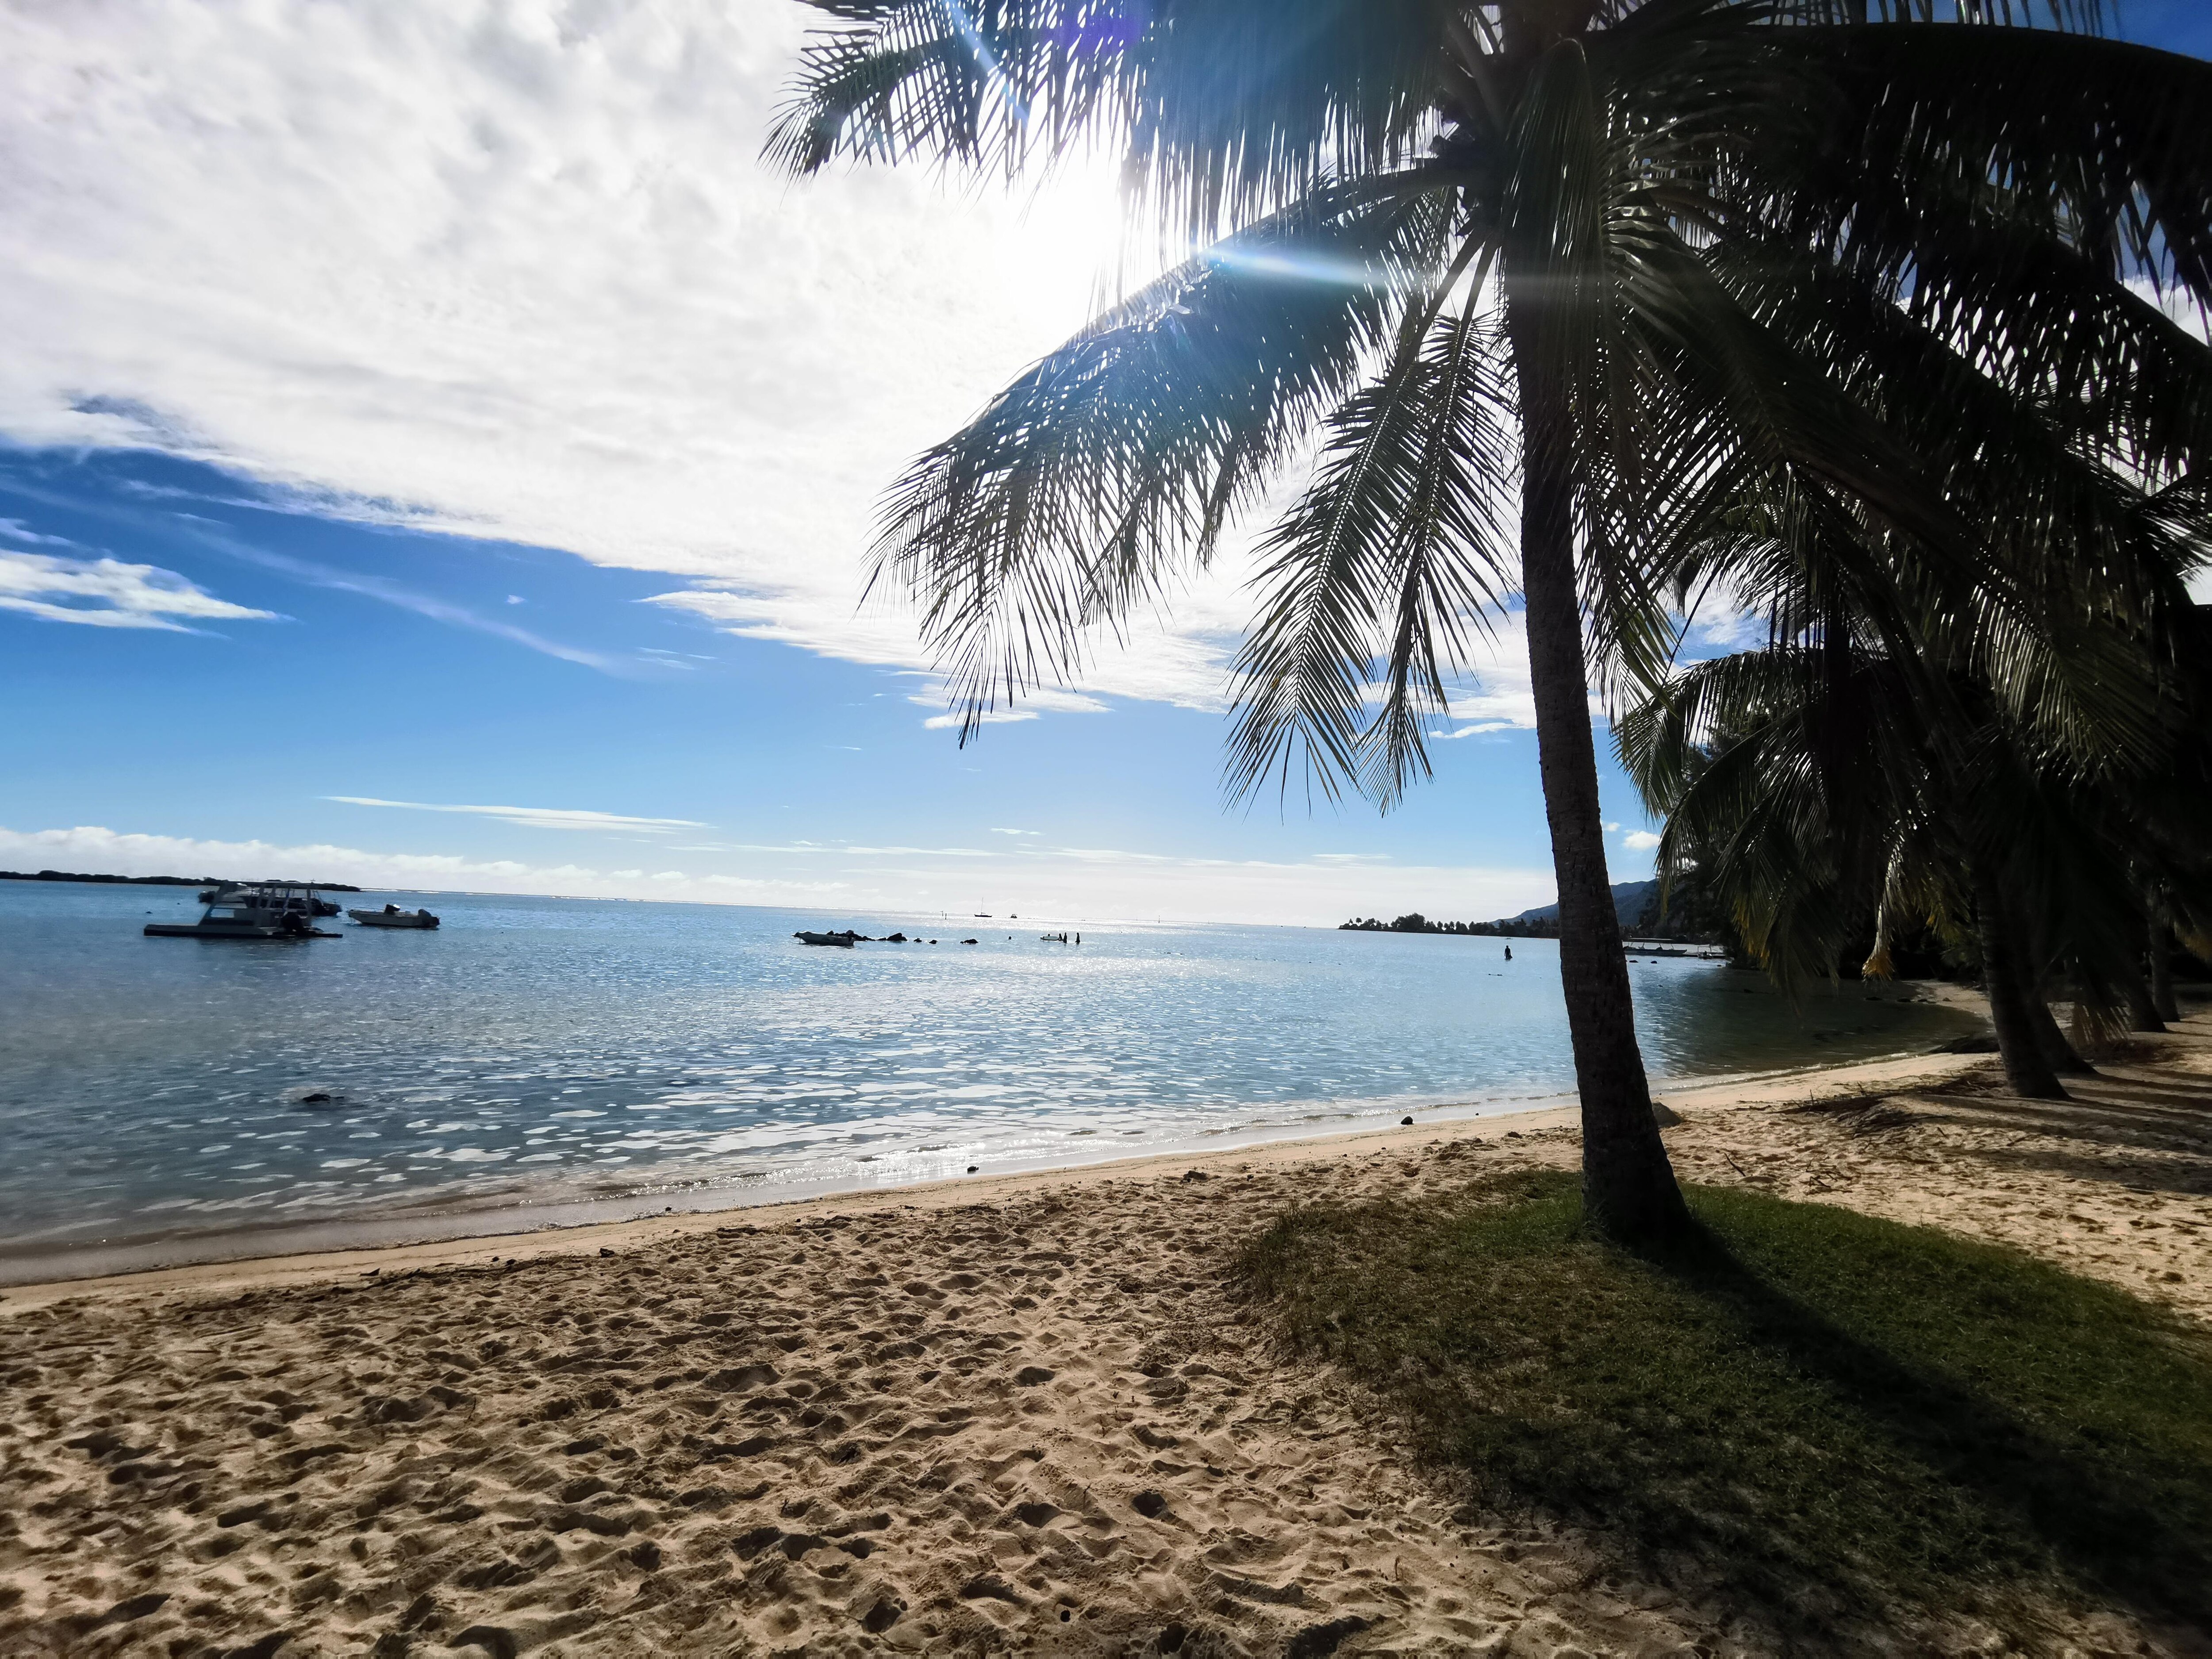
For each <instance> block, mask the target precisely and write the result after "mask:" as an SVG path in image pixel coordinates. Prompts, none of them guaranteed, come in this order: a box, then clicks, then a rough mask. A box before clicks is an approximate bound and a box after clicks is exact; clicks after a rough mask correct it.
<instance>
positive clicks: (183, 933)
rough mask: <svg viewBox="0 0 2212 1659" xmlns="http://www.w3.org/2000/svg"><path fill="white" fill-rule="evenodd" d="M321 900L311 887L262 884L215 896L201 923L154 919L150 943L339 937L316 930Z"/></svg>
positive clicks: (229, 890)
mask: <svg viewBox="0 0 2212 1659" xmlns="http://www.w3.org/2000/svg"><path fill="white" fill-rule="evenodd" d="M319 902H320V901H319V900H318V899H317V898H316V896H315V890H314V889H313V888H312V887H298V886H294V885H292V884H289V883H287V882H274V881H267V882H262V883H260V884H258V885H256V886H252V887H231V888H226V889H224V890H222V891H220V892H218V893H216V895H215V896H214V898H213V899H212V900H211V901H210V902H208V904H207V908H205V909H204V910H203V911H202V912H201V913H200V919H199V920H198V921H196V922H190V923H184V922H170V921H149V922H148V923H147V924H146V934H147V937H148V938H149V939H338V938H341V937H343V935H341V934H337V933H328V932H325V930H324V929H322V928H320V927H316V926H315V917H316V915H318V914H319V912H318V910H317V908H316V906H317V905H318V904H319Z"/></svg>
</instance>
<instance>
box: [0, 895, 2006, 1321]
mask: <svg viewBox="0 0 2212 1659" xmlns="http://www.w3.org/2000/svg"><path fill="white" fill-rule="evenodd" d="M343 897H344V899H345V902H348V903H349V904H355V905H360V904H381V903H383V902H385V901H386V899H387V898H394V899H396V900H397V901H398V902H401V903H402V904H404V905H405V906H407V907H409V908H411V907H412V906H413V905H414V904H416V902H428V904H429V906H430V908H433V909H435V910H436V911H437V912H438V913H439V914H440V915H441V917H442V918H443V919H444V924H445V925H444V926H443V927H441V929H439V930H438V931H437V932H435V933H404V932H383V931H376V930H370V929H366V928H359V927H353V926H351V925H350V924H345V923H325V926H337V927H343V932H344V935H345V937H344V938H343V939H342V940H312V941H296V942H268V943H248V942H240V941H233V940H222V941H214V940H199V939H147V938H144V937H143V935H142V934H141V933H140V929H141V927H143V925H144V923H145V922H147V921H152V920H159V921H190V920H191V919H192V918H193V917H195V916H197V915H198V907H197V904H196V903H195V902H193V899H192V895H191V891H190V890H186V889H178V888H143V887H139V888H131V887H113V886H94V885H80V884H61V883H30V882H12V881H8V882H0V1011H4V1012H0V1133H5V1136H6V1144H7V1148H8V1154H9V1155H8V1157H7V1158H6V1160H5V1164H4V1166H0V1280H15V1281H18V1282H20V1281H22V1280H25V1279H36V1278H43V1277H51V1276H54V1275H55V1274H57V1273H78V1272H86V1271H94V1270H97V1271H109V1270H113V1269H116V1268H118V1267H129V1266H143V1265H148V1264H149V1263H150V1262H152V1261H183V1260H191V1259H200V1258H210V1257H217V1256H225V1255H240V1254H255V1253H259V1252H260V1251H262V1250H265V1249H298V1248H308V1247H310V1246H312V1245H313V1244H315V1243H320V1242H330V1241H331V1240H335V1239H349V1240H356V1241H360V1242H373V1241H376V1240H382V1239H391V1238H397V1237H426V1236H435V1235H437V1234H440V1233H449V1232H459V1231H504V1230H506V1229H507V1228H510V1227H513V1226H514V1225H522V1224H523V1223H525V1222H527V1221H529V1220H532V1219H543V1218H549V1217H550V1218H563V1219H577V1218H586V1217H588V1218H608V1217H611V1216H613V1215H617V1214H624V1215H627V1214H636V1213H640V1212H646V1211H650V1210H658V1209H660V1208H663V1207H675V1208H678V1209H691V1208H707V1207H714V1206H724V1205H733V1204H739V1203H744V1202H748V1201H756V1200H761V1199H763V1198H771V1197H775V1196H780V1195H783V1194H792V1195H796V1194H800V1193H803V1192H806V1191H813V1190H822V1189H826V1188H836V1187H841V1186H842V1187H853V1186H866V1185H872V1184H884V1185H892V1184H896V1183H901V1182H912V1181H918V1180H927V1179H933V1178H938V1177H943V1176H957V1175H959V1174H961V1173H962V1172H963V1171H964V1170H966V1169H967V1168H968V1167H969V1165H971V1164H972V1165H980V1166H981V1167H982V1168H984V1169H986V1170H992V1171H994V1172H995V1171H1000V1170H1006V1169H1009V1168H1014V1167H1036V1166H1041V1165H1049V1164H1070V1163H1076V1162H1081V1161H1085V1160H1089V1159H1097V1158H1114V1157H1125V1156H1129V1155H1132V1154H1135V1153H1140V1152H1151V1151H1156V1150H1163V1149H1166V1148H1170V1147H1174V1146H1183V1145H1188V1144H1191V1143H1194V1142H1196V1143H1200V1144H1204V1143H1206V1142H1207V1141H1212V1140H1218V1139H1220V1138H1223V1137H1237V1136H1242V1137H1248V1138H1255V1139H1256V1138H1261V1137H1265V1136H1267V1135H1269V1134H1279V1133H1323V1132H1326V1131H1327V1130H1328V1129H1331V1128H1334V1127H1352V1126H1353V1124H1354V1123H1356V1122H1357V1121H1359V1120H1361V1119H1368V1120H1372V1119H1375V1118H1380V1117H1389V1116H1394V1115H1402V1114H1404V1113H1406V1112H1408V1111H1412V1110H1415V1109H1429V1110H1436V1109H1445V1108H1455V1109H1478V1110H1479V1109H1509V1108H1510V1107H1512V1106H1514V1105H1517V1104H1523V1103H1527V1102H1528V1101H1529V1100H1531V1099H1534V1098H1537V1097H1544V1096H1547V1095H1553V1094H1558V1093H1560V1092H1562V1091H1567V1090H1570V1089H1571V1087H1572V1085H1573V1071H1572V1062H1571V1055H1570V1053H1569V1049H1568V1045H1567V1033H1566V1019H1565V1008H1564V1006H1563V1004H1562V1001H1561V998H1560V993H1559V975H1558V964H1557V958H1556V952H1555V947H1553V945H1550V944H1549V943H1547V942H1545V941H1541V940H1516V941H1514V956H1515V960H1514V961H1512V962H1511V963H1507V962H1505V961H1504V955H1503V945H1502V942H1501V941H1498V940H1496V939H1462V938H1452V937H1443V936H1406V935H1399V934H1367V933H1340V932H1336V931H1334V930H1329V929H1319V928H1294V927H1176V926H1158V927H1148V926H1138V925H1128V924H1106V925H1100V926H1091V925H1083V934H1084V943H1083V944H1082V945H1081V946H1080V947H1077V946H1073V945H1058V944H1048V943H1045V942H1043V941H1042V940H1041V939H1039V937H1038V935H1039V934H1040V933H1042V932H1044V931H1046V929H1047V927H1049V928H1050V930H1051V931H1052V932H1054V933H1058V932H1059V931H1060V928H1061V927H1062V926H1063V924H1062V923H1060V922H1059V921H1051V922H1049V923H1048V922H1046V921H1042V920H1040V919H1034V918H1033V919H1030V920H1029V921H1017V920H1012V919H1009V918H1006V917H998V918H994V919H992V920H989V921H986V920H982V919H980V918H971V917H955V918H950V919H944V920H940V919H938V918H935V917H932V916H919V917H917V916H913V915H903V916H901V915H823V914H820V913H799V912H790V911H782V910H770V909H756V908H736V907H727V906H715V905H683V904H634V903H622V902H602V901H595V900H581V899H561V898H516V897H507V896H463V895H435V896H429V897H428V899H427V900H424V899H422V898H420V897H418V896H414V895H406V896H400V895H386V894H381V893H379V894H368V895H362V896H358V897H355V896H343ZM1065 925H1066V927H1069V928H1070V929H1071V930H1073V927H1076V926H1077V925H1078V924H1075V923H1067V924H1065ZM799 927H854V928H856V929H858V930H859V931H860V932H861V933H876V934H880V933H890V932H893V931H898V930H903V931H905V932H907V933H915V931H916V930H917V928H919V929H920V930H921V935H922V937H923V938H925V939H927V938H931V937H934V938H935V939H938V940H939V941H940V942H939V944H937V945H927V944H912V945H884V944H874V945H860V946H859V947H858V948H856V949H854V950H852V951H843V950H834V949H820V948H810V947H807V946H805V945H801V944H800V943H799V941H798V940H797V939H793V937H792V933H793V931H794V930H795V929H797V928H799ZM968 937H974V938H976V939H979V940H980V941H981V943H979V944H977V945H959V944H957V943H956V942H955V941H957V940H958V939H963V938H968ZM1631 973H1632V977H1633V981H1634V985H1635V991H1636V998H1637V1006H1638V1022H1639V1029H1640V1031H1641V1034H1642V1037H1643V1042H1644V1053H1645V1056H1646V1058H1647V1060H1648V1062H1649V1064H1650V1067H1651V1070H1652V1072H1653V1073H1654V1075H1655V1076H1656V1077H1658V1078H1661V1079H1682V1078H1686V1077H1692V1076H1698V1077H1705V1076H1712V1075H1723V1074H1735V1073H1753V1072H1760V1071H1769V1070H1778V1069H1784V1068H1789V1067H1793V1066H1806V1065H1812V1064H1817V1063H1821V1062H1824V1061H1840V1060H1850V1059H1858V1058H1865V1057H1871V1056H1874V1055H1877V1054H1895V1053H1909V1052H1916V1051H1920V1050H1924V1049H1926V1048H1929V1046H1931V1045H1932V1044H1934V1043H1935V1042H1939V1041H1941V1040H1942V1039H1943V1038H1945V1037H1948V1036H1954V1035H1956V1034H1957V1033H1959V1032H1960V1031H1961V1030H1966V1029H1968V1025H1967V1023H1966V1021H1965V1020H1964V1019H1963V1018H1961V1017H1960V1016H1959V1015H1957V1014H1955V1013H1953V1012H1950V1011H1948V1010H1945V1009H1942V1008H1938V1007H1935V1006H1929V1005H1926V1004H1921V1003H1916V1002H1912V1001H1911V1000H1908V998H1907V997H1906V994H1905V993H1904V992H1902V991H1899V990H1896V989H1893V988H1891V987H1873V988H1872V990H1871V992H1870V993H1869V990H1868V989H1867V988H1865V987H1857V986H1847V987H1844V988H1843V990H1842V991H1841V992H1840V993H1830V992H1826V991H1823V992H1820V993H1816V994H1814V995H1812V996H1811V997H1809V998H1808V999H1807V1000H1806V1002H1805V1004H1804V1006H1802V1008H1793V1007H1792V1006H1791V1005H1790V1002H1789V1001H1788V1000H1785V999H1784V998H1782V997H1780V996H1778V995H1777V994H1774V993H1773V992H1772V991H1771V990H1770V989H1768V988H1767V987H1766V985H1765V981H1764V980H1763V979H1761V978H1760V977H1759V975H1754V974H1749V973H1744V972H1740V971H1736V970H1732V969H1728V968H1726V967H1724V966H1723V965H1721V964H1719V963H1711V962H1703V961H1684V960H1678V959H1668V960H1662V959H1651V960H1646V961H1644V962H1641V963H1635V964H1634V965H1632V969H1631ZM310 1095H323V1096H327V1097H328V1098H327V1099H325V1100H319V1101H310V1100H308V1099H307V1097H308V1096H310Z"/></svg>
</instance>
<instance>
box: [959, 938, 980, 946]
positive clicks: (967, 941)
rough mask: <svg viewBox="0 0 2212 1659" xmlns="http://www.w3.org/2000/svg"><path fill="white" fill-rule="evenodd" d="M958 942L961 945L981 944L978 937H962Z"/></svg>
mask: <svg viewBox="0 0 2212 1659" xmlns="http://www.w3.org/2000/svg"><path fill="white" fill-rule="evenodd" d="M960 942H961V943H962V944H963V945H979V944H981V942H982V941H981V940H980V939H962V940H961V941H960Z"/></svg>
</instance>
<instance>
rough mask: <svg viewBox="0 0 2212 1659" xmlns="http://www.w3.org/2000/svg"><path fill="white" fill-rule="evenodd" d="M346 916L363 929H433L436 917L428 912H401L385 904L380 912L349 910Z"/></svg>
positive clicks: (436, 922)
mask: <svg viewBox="0 0 2212 1659" xmlns="http://www.w3.org/2000/svg"><path fill="white" fill-rule="evenodd" d="M346 914H347V915H349V916H351V917H352V918H353V919H354V920H355V921H357V922H359V923H360V924H361V925H362V927H436V926H437V925H438V919H437V917H435V916H434V915H431V914H430V913H429V912H428V910H403V909H401V908H399V907H398V905H396V904H387V905H386V906H385V907H384V908H382V909H381V910H349V911H347V912H346Z"/></svg>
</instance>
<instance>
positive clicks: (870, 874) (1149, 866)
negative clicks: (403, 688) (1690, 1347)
mask: <svg viewBox="0 0 2212 1659" xmlns="http://www.w3.org/2000/svg"><path fill="white" fill-rule="evenodd" d="M694 850H696V851H700V852H708V851H712V852H717V853H720V854H741V855H743V857H742V858H741V860H739V861H738V864H739V867H733V868H725V869H720V870H716V869H702V868H697V867H694V868H691V869H688V870H687V869H660V870H647V869H646V868H645V867H643V866H624V867H623V868H620V869H608V870H602V869H599V868H597V867H595V866H586V865H580V864H575V863H563V864H557V865H535V864H529V863H526V862H523V861H521V860H511V859H493V860H483V859H465V858H460V857H457V856H454V855H452V854H400V853H379V852H374V851H371V850H367V849H364V848H356V847H349V846H344V845H341V844H337V843H331V842H313V843H304V844H296V845H280V844H276V843H271V842H260V841H251V842H223V841H209V840H201V839H197V838H195V837H191V836H169V835H155V834H131V833H122V832H118V831H117V830H113V829H105V828H101V827H99V826H90V825H87V826H79V827H77V828H74V829H42V830H35V831H22V830H15V829H5V828H0V866H4V867H7V868H10V869H33V870H37V869H67V870H90V871H102V872H109V873H112V874H116V875H185V876H214V877H219V878H227V879H234V880H240V879H251V878H275V877H289V878H295V879H301V880H317V881H344V882H351V883H354V884H356V885H358V886H362V887H366V888H370V889H373V890H392V889H420V890H433V891H436V890H446V891H454V890H459V891H468V892H497V893H557V894H565V895H568V896H573V897H579V898H626V899H678V900H686V901H690V902H702V903H722V904H767V905H783V906H790V907H799V908H810V909H813V910H816V911H817V912H819V913H821V914H823V915H836V916H847V917H860V916H866V915H914V914H920V915H933V914H937V913H940V912H942V913H947V914H949V915H950V916H951V917H952V918H954V919H956V920H957V921H961V922H966V921H969V919H970V918H971V917H972V915H973V914H974V913H975V912H976V911H989V912H991V913H993V915H994V920H997V919H1006V920H1012V917H1013V916H1014V915H1020V916H1022V917H1024V918H1025V919H1028V920H1030V921H1048V920H1054V919H1062V918H1064V919H1066V920H1068V921H1083V920H1089V921H1109V920H1115V919H1120V920H1124V921H1149V920H1152V918H1154V917H1161V918H1165V919H1168V920H1171V921H1252V922H1291V923H1305V924H1309V925H1318V926H1328V925H1332V924H1334V923H1335V922H1338V921H1343V920H1345V919H1346V917H1349V916H1353V915H1399V914H1401V913H1402V912H1404V911H1407V910H1410V909H1418V910H1420V911H1422V912H1423V913H1424V914H1426V915H1436V916H1449V917H1452V918H1454V919H1455V920H1456V919H1464V920H1468V921H1480V920H1483V919H1485V918H1488V917H1492V916H1505V915H1516V914H1518V913H1519V912H1520V911H1522V910H1524V909H1526V908H1528V907H1529V906H1531V905H1534V904H1541V903H1544V902H1548V900H1549V899H1550V898H1551V896H1552V894H1553V884H1552V879H1551V877H1550V875H1549V874H1548V873H1547V872H1543V871H1539V870H1521V869H1513V868H1488V867H1480V866H1433V865H1431V866H1401V865H1395V864H1388V865H1386V864H1380V863H1374V862H1368V861H1364V860H1361V861H1358V862H1353V861H1352V860H1350V859H1347V858H1346V857H1345V856H1343V855H1340V854H1318V855H1316V856H1314V857H1311V858H1307V859H1302V860H1268V859H1215V858H1193V857H1180V856H1176V855H1172V854H1161V853H1152V852H1144V851H1139V850H1134V849H1129V848H1074V847H1056V848H1036V849H1032V848H1027V847H1018V848H1017V847H1005V848H992V849H989V850H983V849H978V848H898V847H882V848H858V847H845V848H840V847H823V846H816V845H812V844H810V843H804V842H799V843H792V844H787V845H783V846H761V847H742V846H728V847H718V848H696V849H693V848H675V847H671V846H668V845H665V844H663V845H660V846H659V847H656V848H655V849H654V851H655V855H656V857H658V856H660V855H662V854H670V853H674V852H678V851H694ZM886 860H896V861H886Z"/></svg>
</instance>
